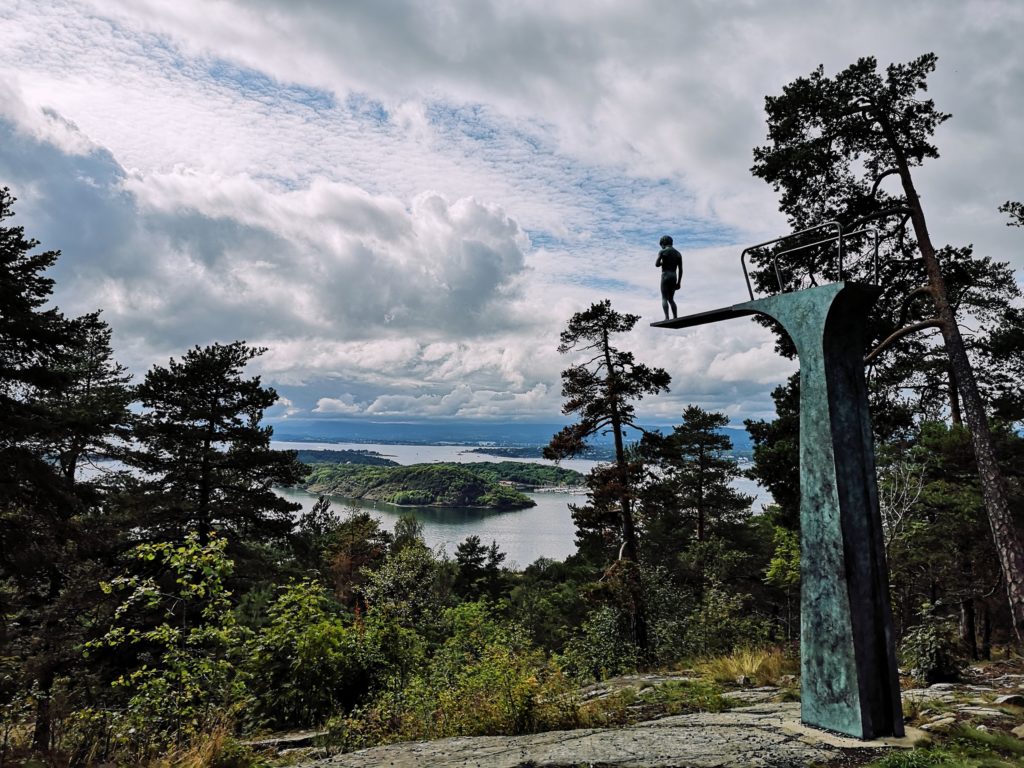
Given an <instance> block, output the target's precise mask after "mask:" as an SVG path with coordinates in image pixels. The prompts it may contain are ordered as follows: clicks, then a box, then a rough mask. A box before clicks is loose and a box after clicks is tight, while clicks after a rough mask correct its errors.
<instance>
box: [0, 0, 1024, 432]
mask: <svg viewBox="0 0 1024 768" xmlns="http://www.w3.org/2000/svg"><path fill="white" fill-rule="evenodd" d="M1022 25H1024V9H1022V8H1021V7H1018V6H1017V5H1014V4H1012V3H1005V2H997V1H996V0H976V1H975V2H971V3H960V2H954V0H938V1H937V2H934V3H929V4H927V5H921V4H915V5H912V6H911V5H899V4H892V3H889V2H885V1H884V0H866V1H865V2H862V3H859V4H857V5H856V6H847V5H843V4H838V3H811V2H801V1H799V0H783V2H779V3H773V4H771V5H770V6H769V5H764V6H758V5H751V4H746V5H744V6H739V7H735V8H731V9H723V8H720V7H718V6H711V5H708V4H706V3H699V2H665V0H642V1H641V2H637V3H631V4H629V5H623V4H615V3H610V4H609V3H605V4H593V3H588V4H585V5H578V4H574V3H543V2H522V3H514V4H509V3H502V2H498V1H497V0H482V1H480V2H477V1H475V0H474V2H469V1H468V0H467V1H465V2H463V1H461V0H460V1H458V2H453V3H447V4H444V5H443V6H438V5H436V4H435V5H424V4H422V3H419V2H414V1H413V0H397V1H396V2H394V3H388V4H383V5H382V4H376V5H374V4H372V3H371V4H365V3H364V4H359V3H355V4H353V3H346V4H337V3H329V2H311V3H302V4H291V5H288V4H281V3H279V2H274V1H273V0H247V1H246V2H241V0H220V1H219V2H216V3H199V2H178V3H163V2H158V0H103V2H98V0H54V2H52V3H46V4H34V3H24V2H21V3H19V2H14V3H11V4H8V5H7V6H5V8H4V9H3V10H0V33H2V34H3V39H4V43H5V45H4V47H3V49H2V50H0V177H2V180H3V181H4V182H5V183H9V184H11V185H12V187H13V188H14V190H15V193H16V194H18V195H19V196H20V198H21V199H20V201H19V206H18V209H17V210H18V212H19V216H20V217H21V218H20V219H19V223H22V224H25V225H26V227H27V228H28V230H29V232H30V233H31V234H32V235H34V236H36V237H39V238H40V239H41V240H42V241H43V243H44V245H45V246H47V247H59V248H62V249H63V250H64V252H65V255H64V258H63V259H62V260H61V262H60V263H59V265H58V267H57V270H56V274H55V277H56V278H57V280H58V293H57V300H58V302H59V303H60V304H61V306H62V307H63V308H65V309H66V310H68V311H71V312H76V313H77V312H84V311H90V310H91V309H94V308H96V307H97V306H101V307H103V308H104V309H105V317H106V318H107V319H108V321H109V322H110V323H111V324H112V326H113V327H114V329H115V339H116V342H117V345H118V352H119V354H120V355H121V356H122V357H123V358H124V359H125V361H126V362H128V363H129V364H131V365H132V366H133V367H134V368H135V369H136V370H141V369H143V368H145V367H146V366H147V365H149V364H151V363H152V362H154V361H158V360H159V361H163V360H165V359H166V357H167V356H168V355H173V354H180V353H181V351H183V350H184V349H186V348H188V347H189V346H191V345H192V344H195V343H206V342H209V341H213V340H222V341H223V340H230V339H233V338H246V339H248V340H249V341H251V342H253V343H258V344H261V345H263V346H266V347H267V348H268V352H267V353H266V355H264V356H263V357H262V358H261V359H260V360H259V361H258V362H257V363H255V366H254V367H255V368H256V369H258V370H259V371H260V372H261V373H262V374H263V375H264V376H265V377H266V378H267V379H268V380H269V381H270V382H271V383H274V384H275V385H276V386H278V387H279V388H280V389H281V390H282V392H283V393H285V396H286V397H287V398H288V400H289V402H288V404H286V405H285V404H283V405H282V406H281V408H282V409H283V410H282V412H283V413H289V414H298V413H310V412H312V413H315V414H317V415H320V416H327V415H329V414H332V413H333V414H343V415H367V414H370V415H374V416H379V417H388V418H391V417H394V418H399V417H401V418H411V417H416V416H419V417H457V418H487V417H493V418H502V417H505V418H507V417H522V418H533V417H534V416H535V415H536V416H537V417H544V418H551V417H552V415H554V414H556V413H557V411H558V407H559V394H558V389H559V387H558V373H559V371H560V370H561V368H562V367H563V366H564V365H565V364H566V362H567V360H565V359H562V358H561V357H560V356H559V355H558V354H557V353H556V352H555V351H554V349H555V346H556V345H557V335H558V331H559V330H560V328H561V327H562V326H563V325H564V323H565V321H566V319H567V318H568V317H569V316H570V315H571V314H572V312H574V311H576V310H579V309H581V308H583V307H586V306H587V305H588V304H589V303H590V302H592V301H596V300H598V299H600V298H603V297H606V296H607V297H610V298H612V300H613V303H614V305H615V306H616V307H617V308H619V309H621V310H622V311H630V312H637V313H639V314H641V315H643V320H642V322H641V323H640V325H639V326H638V328H637V330H636V331H635V332H634V333H633V334H632V335H631V336H630V337H629V339H628V341H626V340H624V341H623V343H624V344H626V345H628V346H630V348H631V349H633V350H634V351H635V352H636V354H637V357H638V359H641V360H644V361H647V362H651V363H652V364H660V365H663V366H664V367H665V368H666V369H667V370H669V372H670V373H671V374H672V376H673V380H674V384H673V390H672V392H671V393H670V394H668V395H665V396H663V397H660V398H658V399H657V400H656V401H651V402H648V403H646V404H645V405H644V407H643V412H644V413H646V414H650V415H651V417H657V418H676V417H677V416H678V413H680V412H681V410H682V407H684V406H685V405H686V404H687V403H689V402H698V403H700V404H702V405H704V406H705V407H712V408H715V409H719V410H726V411H727V412H728V413H729V414H730V416H732V417H733V418H743V417H744V416H750V415H764V413H765V412H766V411H767V410H769V409H770V407H771V406H770V401H769V399H768V390H770V388H771V385H772V384H773V383H776V382H778V381H781V380H782V379H784V378H785V376H786V375H788V373H789V372H790V371H791V370H792V364H791V363H789V362H787V361H784V360H779V359H778V358H777V357H775V355H774V352H773V351H772V344H771V340H770V337H769V336H768V335H767V332H766V331H765V330H764V329H762V328H760V327H758V326H756V325H755V324H753V323H751V322H750V321H734V322H733V323H730V324H728V325H720V326H715V327H713V328H701V329H694V330H690V331H685V332H666V331H656V330H652V329H650V328H648V327H647V323H648V322H649V321H650V320H654V319H658V317H659V316H660V307H659V300H658V297H657V290H656V286H655V283H656V278H655V274H654V267H653V257H654V250H655V243H656V242H657V238H658V236H659V235H661V234H662V233H665V232H669V233H671V234H673V235H674V236H675V238H676V242H677V243H679V244H681V245H682V246H683V248H684V250H685V253H686V277H685V279H684V286H683V291H682V292H681V295H680V297H679V298H680V299H681V307H682V308H683V311H686V312H696V311H702V310H706V309H712V308H715V307H718V306H724V305H728V304H731V303H736V302H738V301H742V300H744V298H745V290H746V289H745V287H744V285H743V281H742V275H741V273H740V272H739V268H738V254H739V251H740V250H741V249H742V246H743V245H745V244H747V243H749V242H751V241H758V240H762V239H766V238H767V237H771V236H774V235H777V234H780V233H781V232H782V231H784V228H785V227H784V222H783V221H782V220H781V218H780V217H779V215H778V213H777V212H776V211H775V204H776V203H775V196H774V194H773V193H772V192H771V190H770V189H769V188H768V187H767V186H766V185H764V184H763V183H762V182H760V181H758V180H755V179H752V178H751V177H750V175H749V171H748V168H749V165H750V159H751V158H750V149H751V147H752V146H754V145H756V144H758V143H761V142H763V140H764V138H763V137H764V123H763V115H762V112H761V110H762V98H763V96H764V95H765V94H773V93H778V92H779V90H780V89H781V87H782V85H783V84H785V83H786V82H788V81H790V80H791V79H792V78H794V77H796V76H798V75H802V74H806V73H807V72H809V71H810V70H812V69H813V68H814V67H815V66H816V65H817V64H818V63H824V65H825V68H826V70H828V71H829V72H834V71H836V70H838V69H841V68H843V67H845V66H847V65H848V64H850V63H851V62H853V61H854V60H855V59H856V58H857V57H858V56H861V55H865V54H876V55H877V56H878V57H879V59H880V61H881V62H882V63H883V64H885V63H887V62H889V61H905V60H907V59H909V58H911V57H913V56H916V55H918V54H920V53H922V52H924V51H926V50H933V49H934V50H936V51H937V52H938V53H939V55H940V64H939V67H940V68H939V71H938V72H937V73H936V74H935V75H934V76H933V78H932V80H931V83H930V86H931V90H930V94H931V95H932V96H934V97H935V99H936V101H937V103H938V105H939V107H940V108H942V109H945V110H948V111H951V112H953V113H954V119H953V120H952V121H950V122H949V123H947V124H946V125H944V126H943V127H942V128H941V129H940V135H939V137H938V144H939V147H940V149H941V150H942V152H943V157H942V158H941V159H940V160H937V161H932V162H930V163H929V164H928V165H927V166H926V167H925V168H924V169H922V171H921V173H920V175H919V185H918V186H919V188H920V189H921V191H922V192H923V194H924V202H925V205H926V208H927V211H928V213H929V216H930V223H931V226H932V231H933V234H934V235H935V236H936V239H937V240H938V241H940V242H946V241H949V242H954V243H962V242H966V241H973V242H974V243H975V245H976V249H977V251H978V252H979V253H982V254H991V255H993V256H995V257H996V258H1000V259H1005V258H1010V259H1012V260H1015V261H1014V264H1015V267H1016V268H1018V269H1020V268H1021V267H1022V265H1024V257H1022V256H1021V255H1020V254H1021V250H1020V248H1019V237H1020V233H1019V231H1018V230H1008V229H1007V228H1006V227H1004V226H1003V220H1002V217H1001V216H1000V214H998V213H997V212H996V210H995V209H996V207H997V206H998V204H999V203H1001V202H1003V201H1004V200H1006V199H1019V198H1020V194H1019V190H1018V189H1017V187H1018V180H1017V176H1016V172H1015V169H1016V166H1015V164H1014V163H1012V162H1008V158H1009V159H1012V157H1011V156H1012V153H1013V151H1014V150H1013V148H1014V147H1015V146H1016V143H1017V136H1018V135H1019V134H1020V132H1021V131H1022V129H1024V103H1022V102H1021V101H1020V100H1019V99H1018V98H1017V94H1018V93H1019V92H1020V90H1021V87H1022V85H1024V55H1022V54H1021V53H1020V52H1019V47H1018V46H1017V38H1018V37H1019V31H1020V29H1021V28H1022ZM836 30H842V33H841V34H839V33H837V31H836ZM1018 274H1019V275H1021V278H1022V281H1024V270H1022V271H1020V272H1018Z"/></svg>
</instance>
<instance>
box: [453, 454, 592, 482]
mask: <svg viewBox="0 0 1024 768" xmlns="http://www.w3.org/2000/svg"><path fill="white" fill-rule="evenodd" d="M459 466H461V467H465V468H466V469H468V470H469V471H470V472H473V473H475V474H477V475H480V477H482V478H484V479H485V480H490V481H492V482H498V481H499V480H507V481H508V482H511V483H515V484H516V485H523V486H529V487H534V488H540V487H549V488H550V487H552V486H565V485H583V475H582V474H581V473H579V472H577V471H576V470H574V469H566V468H564V467H556V466H552V465H551V464H526V463H524V462H521V461H475V462H469V463H466V464H460V465H459Z"/></svg>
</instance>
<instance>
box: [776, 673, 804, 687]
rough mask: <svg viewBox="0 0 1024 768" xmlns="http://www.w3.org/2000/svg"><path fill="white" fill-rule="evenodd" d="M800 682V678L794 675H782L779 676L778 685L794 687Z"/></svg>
mask: <svg viewBox="0 0 1024 768" xmlns="http://www.w3.org/2000/svg"><path fill="white" fill-rule="evenodd" d="M799 684H800V678H799V677H797V676H796V675H782V676H781V677H780V678H779V685H780V686H781V687H782V688H796V687H797V686H798V685H799Z"/></svg>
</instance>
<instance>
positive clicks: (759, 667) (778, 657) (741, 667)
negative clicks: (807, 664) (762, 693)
mask: <svg viewBox="0 0 1024 768" xmlns="http://www.w3.org/2000/svg"><path fill="white" fill-rule="evenodd" d="M697 671H698V672H699V673H700V674H702V675H704V676H706V677H710V678H711V679H712V680H715V681H717V682H722V683H725V682H728V683H734V682H736V681H737V680H739V679H740V678H744V677H745V678H748V679H749V680H751V681H752V682H753V683H756V684H757V685H778V683H779V678H781V677H782V676H783V675H795V674H797V673H798V672H799V662H798V661H796V660H795V659H792V658H790V657H788V656H787V655H786V653H785V651H784V650H783V649H782V648H741V649H739V650H736V651H733V652H732V653H730V654H729V655H727V656H716V657H715V658H711V659H704V660H703V661H701V662H700V663H699V664H698V665H697Z"/></svg>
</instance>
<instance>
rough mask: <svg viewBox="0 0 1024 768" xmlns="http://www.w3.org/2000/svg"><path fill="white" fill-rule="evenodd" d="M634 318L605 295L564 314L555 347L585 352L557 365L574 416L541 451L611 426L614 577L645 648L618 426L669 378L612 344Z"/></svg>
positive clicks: (574, 444) (554, 455)
mask: <svg viewBox="0 0 1024 768" xmlns="http://www.w3.org/2000/svg"><path fill="white" fill-rule="evenodd" d="M639 319H640V317H639V316H638V315H624V314H621V313H619V312H616V311H615V310H613V309H612V306H611V302H610V301H608V300H607V299H605V300H604V301H601V302H598V303H596V304H592V305H591V306H590V308H589V309H587V310H584V311H583V312H577V313H576V314H575V315H573V316H572V317H571V318H570V319H569V323H568V325H567V326H566V329H565V330H564V331H562V333H561V337H560V341H561V344H559V347H558V351H559V352H561V353H562V354H568V353H570V352H578V353H583V354H585V355H590V357H589V359H587V360H585V361H584V362H582V363H577V364H575V365H572V366H570V367H569V368H566V369H565V370H564V371H562V396H563V397H564V398H566V400H565V404H564V405H563V406H562V413H565V414H567V415H568V414H575V415H576V416H577V417H578V419H579V421H578V422H577V423H576V424H572V425H570V426H567V427H565V428H564V429H562V430H561V431H560V432H558V433H557V434H556V435H555V436H554V437H552V438H551V442H550V444H549V445H548V446H547V447H546V448H545V449H544V455H545V456H546V457H547V458H549V459H556V460H557V459H562V458H566V457H568V456H574V455H577V454H579V453H580V452H582V451H583V450H585V449H586V447H587V442H586V441H587V439H588V438H590V437H592V436H593V435H595V434H597V433H598V432H601V431H604V430H610V431H611V433H612V438H613V439H614V441H615V471H614V473H609V474H610V477H609V481H610V482H609V489H608V490H609V492H610V494H611V495H612V496H613V497H614V498H615V500H616V501H617V502H618V513H619V524H620V527H621V536H622V538H621V542H622V544H621V548H620V551H619V557H618V559H619V560H620V561H623V564H622V565H621V566H620V568H621V569H622V570H623V571H624V573H623V574H620V577H621V580H622V582H623V583H624V584H626V585H627V587H628V590H629V591H630V592H631V594H630V596H629V598H630V599H629V602H630V603H631V607H630V612H631V613H632V614H633V629H634V636H635V639H636V643H637V646H638V648H639V649H640V651H641V652H642V653H646V652H647V651H648V650H649V645H650V643H649V638H648V636H647V620H646V617H645V615H644V609H643V596H642V594H641V593H640V579H639V576H638V575H636V574H633V573H632V572H631V568H633V567H634V566H635V564H636V563H637V562H638V546H637V537H636V530H635V526H634V521H633V509H632V505H633V492H632V490H631V487H630V468H629V462H628V461H627V458H626V446H625V440H624V437H623V432H624V430H625V428H627V427H634V428H638V427H637V425H636V422H635V420H634V417H635V409H634V406H633V402H634V401H636V400H639V399H640V398H642V397H643V396H644V395H654V394H658V393H659V392H664V391H666V390H667V389H668V385H669V381H670V378H669V375H668V373H666V372H665V370H664V369H662V368H648V367H647V366H646V365H644V364H642V363H637V362H636V361H635V360H634V358H633V354H632V353H631V352H623V351H621V350H619V349H617V348H615V347H613V346H612V343H611V336H612V334H615V333H626V332H628V331H631V330H632V329H633V326H634V325H636V323H637V321H638V320H639ZM629 564H633V565H632V566H631V565H629Z"/></svg>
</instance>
